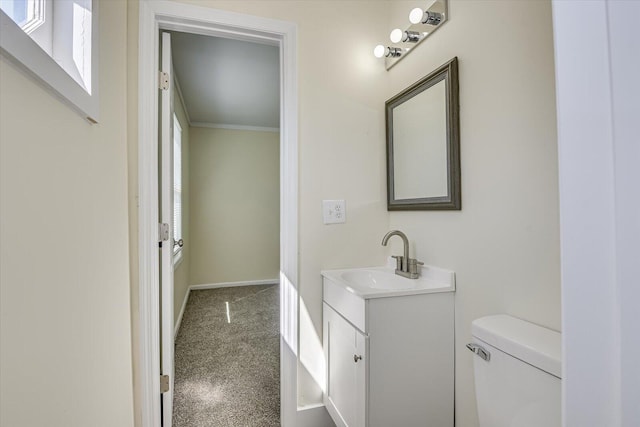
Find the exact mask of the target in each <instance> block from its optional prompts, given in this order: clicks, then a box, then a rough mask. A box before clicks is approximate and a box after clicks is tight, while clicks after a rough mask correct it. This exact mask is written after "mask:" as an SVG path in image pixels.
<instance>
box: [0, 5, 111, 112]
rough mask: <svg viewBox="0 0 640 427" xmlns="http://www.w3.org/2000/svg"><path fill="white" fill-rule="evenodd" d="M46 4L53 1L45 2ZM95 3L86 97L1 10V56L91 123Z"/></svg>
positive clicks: (94, 100) (94, 98)
mask: <svg viewBox="0 0 640 427" xmlns="http://www.w3.org/2000/svg"><path fill="white" fill-rule="evenodd" d="M45 1H46V2H49V1H52V0H45ZM98 3H99V2H98V1H96V0H92V1H91V85H92V90H91V93H90V94H89V93H88V92H87V91H86V90H85V89H84V88H83V87H82V86H81V85H80V84H78V83H77V82H76V81H75V80H74V78H73V77H71V76H70V75H69V74H68V73H67V71H66V70H65V69H64V68H62V66H60V64H58V63H57V62H56V61H55V60H54V59H53V58H52V57H51V56H50V55H49V54H48V53H47V52H45V51H44V50H43V49H42V48H41V47H40V46H39V45H38V43H36V42H35V41H34V40H33V39H32V38H31V37H30V36H29V34H27V33H26V32H25V31H24V30H23V29H22V28H21V27H20V26H19V25H18V24H16V23H15V22H14V21H13V19H11V17H9V16H8V15H7V14H6V13H5V12H4V11H3V10H1V9H0V54H2V55H3V56H4V57H6V58H7V59H9V60H10V61H11V62H12V63H13V64H15V65H16V66H18V67H19V68H22V69H23V70H25V71H27V72H28V74H29V75H31V76H32V77H33V78H35V79H36V80H37V81H39V82H40V83H41V84H43V85H44V86H45V87H46V88H47V89H49V90H50V91H52V92H53V93H54V95H56V96H57V97H58V98H60V99H61V100H62V101H64V102H65V103H66V104H67V105H69V106H70V107H71V108H72V109H74V110H75V111H77V112H78V113H80V114H81V115H83V116H84V117H85V118H86V119H87V120H88V121H89V122H90V123H98V120H99V96H98V92H99V91H98V86H99V85H98V65H99V64H98V38H99V37H98V36H99V28H98V17H99V10H98ZM54 31H55V30H54Z"/></svg>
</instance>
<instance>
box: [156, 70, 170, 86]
mask: <svg viewBox="0 0 640 427" xmlns="http://www.w3.org/2000/svg"><path fill="white" fill-rule="evenodd" d="M158 87H159V88H160V89H162V90H169V73H165V72H164V71H160V80H159V84H158Z"/></svg>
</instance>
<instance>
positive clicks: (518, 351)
mask: <svg viewBox="0 0 640 427" xmlns="http://www.w3.org/2000/svg"><path fill="white" fill-rule="evenodd" d="M471 334H472V335H473V336H474V337H476V338H478V339H480V340H482V341H484V342H486V343H487V344H489V345H491V346H493V347H495V348H497V349H498V350H501V351H503V352H505V353H507V354H510V355H511V356H513V357H516V358H518V359H520V360H522V361H524V362H526V363H528V364H530V365H533V366H535V367H537V368H539V369H542V370H543V371H545V372H548V373H550V374H551V375H554V376H556V377H558V378H562V344H561V334H560V332H556V331H553V330H551V329H547V328H544V327H542V326H538V325H534V324H533V323H530V322H527V321H525V320H521V319H516V318H515V317H511V316H508V315H506V314H498V315H494V316H486V317H481V318H479V319H476V320H474V321H473V322H472V323H471Z"/></svg>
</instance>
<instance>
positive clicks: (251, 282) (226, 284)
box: [189, 279, 280, 291]
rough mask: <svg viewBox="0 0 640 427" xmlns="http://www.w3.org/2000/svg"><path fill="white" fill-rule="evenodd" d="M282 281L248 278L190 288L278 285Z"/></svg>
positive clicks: (193, 289)
mask: <svg viewBox="0 0 640 427" xmlns="http://www.w3.org/2000/svg"><path fill="white" fill-rule="evenodd" d="M278 283H280V281H279V280H278V279H266V280H247V281H244V282H221V283H204V284H202V285H191V286H189V289H190V290H192V291H197V290H201V289H216V288H230V287H233V286H251V285H277V284H278Z"/></svg>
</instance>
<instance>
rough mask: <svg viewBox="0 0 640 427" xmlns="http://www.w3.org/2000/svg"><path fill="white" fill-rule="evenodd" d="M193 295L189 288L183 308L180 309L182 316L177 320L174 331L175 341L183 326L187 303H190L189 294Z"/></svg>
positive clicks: (179, 315)
mask: <svg viewBox="0 0 640 427" xmlns="http://www.w3.org/2000/svg"><path fill="white" fill-rule="evenodd" d="M190 293H191V287H188V288H187V292H185V293H184V300H183V301H182V307H180V314H178V318H177V319H176V326H175V328H174V329H173V340H174V341H175V339H176V337H177V336H178V331H179V330H180V325H181V324H182V316H183V315H184V309H185V308H186V307H187V301H189V294H190Z"/></svg>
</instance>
